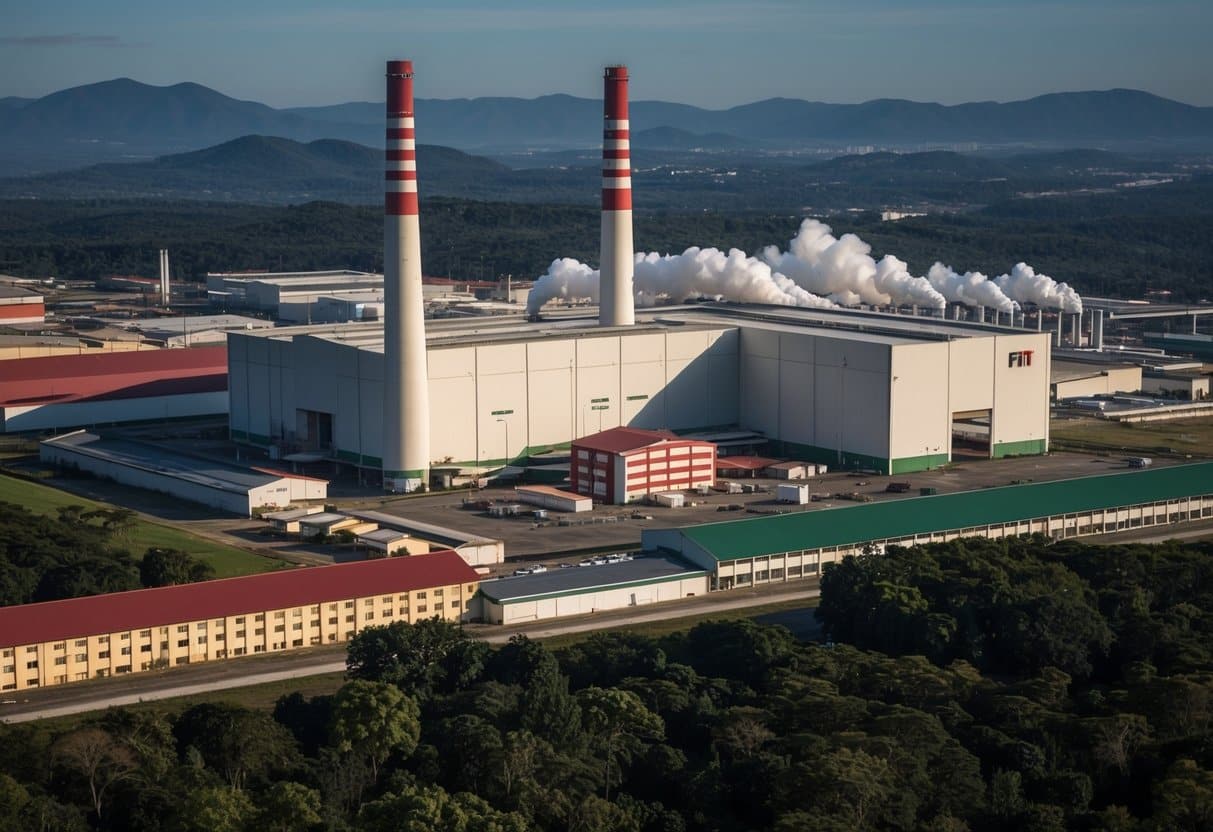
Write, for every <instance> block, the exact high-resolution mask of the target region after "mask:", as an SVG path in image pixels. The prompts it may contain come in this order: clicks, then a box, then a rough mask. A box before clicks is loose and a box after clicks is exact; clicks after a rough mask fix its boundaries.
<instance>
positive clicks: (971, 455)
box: [952, 410, 991, 461]
mask: <svg viewBox="0 0 1213 832" xmlns="http://www.w3.org/2000/svg"><path fill="white" fill-rule="evenodd" d="M990 456H991V450H990V411H989V410H961V411H957V412H955V413H953V414H952V460H953V461H959V460H963V459H989V458H990Z"/></svg>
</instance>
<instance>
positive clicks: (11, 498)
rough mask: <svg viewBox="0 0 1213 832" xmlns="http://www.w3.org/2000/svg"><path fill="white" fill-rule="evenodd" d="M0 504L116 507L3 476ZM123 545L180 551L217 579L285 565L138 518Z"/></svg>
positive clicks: (50, 511)
mask: <svg viewBox="0 0 1213 832" xmlns="http://www.w3.org/2000/svg"><path fill="white" fill-rule="evenodd" d="M0 501H2V502H6V503H16V504H17V505H20V506H25V507H26V508H28V509H29V510H30V511H33V512H36V513H38V514H47V515H52V516H53V515H55V514H56V513H58V511H59V509H60V508H62V507H64V506H73V505H75V506H85V507H86V508H89V509H98V508H113V506H110V505H106V504H104V503H98V502H96V501H94V500H89V499H87V498H85V497H78V496H76V495H75V494H68V493H67V492H66V491H60V490H59V489H57V488H51V487H49V486H45V485H40V484H38V483H35V482H29V481H27V480H23V479H19V478H17V477H10V476H6V475H3V474H0ZM123 545H125V546H126V548H127V549H129V550H130V552H131V554H132V555H134V556H135V557H136V558H138V557H140V556H142V555H143V553H144V552H145V551H147V550H148V549H150V548H152V547H158V548H167V549H181V550H182V551H185V552H189V553H190V554H191V555H194V556H195V557H197V558H200V559H202V560H204V561H206V562H207V563H209V564H210V565H211V568H212V569H214V570H215V577H217V578H231V577H234V576H236V575H251V574H253V573H256V572H268V571H270V570H272V569H277V568H279V567H280V566H281V565H282V563H281V562H280V561H277V560H274V559H272V558H267V557H262V556H261V555H255V554H253V553H252V552H246V551H244V550H243V549H236V548H234V547H232V546H224V545H223V544H221V543H214V542H212V541H210V540H207V539H205V538H202V537H198V536H196V535H192V534H190V533H189V532H184V531H181V530H180V529H176V528H173V527H172V526H165V525H161V524H160V523H152V522H150V521H147V520H143V519H139V520H137V521H136V522H135V526H134V528H133V529H132V530H131V532H130V534H129V536H128V537H127V539H126V540H125V541H123Z"/></svg>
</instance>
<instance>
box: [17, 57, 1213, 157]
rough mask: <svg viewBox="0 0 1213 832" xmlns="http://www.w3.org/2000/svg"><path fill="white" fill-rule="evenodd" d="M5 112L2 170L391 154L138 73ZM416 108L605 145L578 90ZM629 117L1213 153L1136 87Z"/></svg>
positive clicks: (466, 140) (667, 128) (1192, 117)
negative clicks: (260, 155) (335, 143)
mask: <svg viewBox="0 0 1213 832" xmlns="http://www.w3.org/2000/svg"><path fill="white" fill-rule="evenodd" d="M0 114H2V115H3V118H0V175H13V174H23V173H38V172H48V171H54V170H64V169H67V168H71V167H79V166H82V165H84V164H89V163H93V162H99V161H121V160H141V159H142V160H146V159H151V158H155V157H159V156H163V155H166V154H175V153H181V152H185V151H189V150H197V149H200V148H204V147H210V146H213V145H217V144H221V143H223V142H226V141H229V140H232V139H235V138H238V137H240V136H246V135H250V134H255V135H266V136H278V137H281V138H287V139H292V140H295V141H303V142H307V141H314V140H316V139H340V140H344V141H351V142H356V143H358V144H363V145H368V146H371V147H376V146H380V145H381V143H382V135H383V105H382V104H377V103H373V102H354V103H346V104H337V105H333V106H328V107H301V108H292V109H281V110H279V109H274V108H272V107H268V106H266V105H264V104H259V103H257V102H254V101H240V100H237V99H234V98H230V97H228V96H225V95H223V94H221V93H218V92H216V91H214V90H212V89H209V88H207V87H204V86H201V85H199V84H193V83H183V84H176V85H173V86H168V87H156V86H150V85H147V84H143V83H140V82H138V81H133V80H131V79H128V78H120V79H116V80H112V81H104V82H101V83H97V84H90V85H87V86H81V87H73V88H71V89H66V90H61V91H59V92H56V93H52V94H50V95H47V96H45V97H43V98H38V99H32V100H31V99H23V98H4V99H0ZM417 114H418V134H419V136H420V137H422V138H423V139H424V140H425V141H426V142H428V143H430V144H435V145H444V146H448V147H455V148H459V149H461V150H465V151H470V152H477V153H491V154H501V153H508V152H518V151H562V150H569V149H578V148H581V149H585V148H592V147H595V146H596V145H597V144H598V143H599V141H600V137H601V132H600V131H601V128H600V126H599V125H600V122H601V120H602V105H601V102H600V101H598V100H595V99H587V98H576V97H573V96H568V95H546V96H541V97H539V98H533V99H521V98H474V99H452V100H439V99H419V100H418V101H417ZM630 115H631V121H632V127H633V129H634V131H635V138H636V144H637V147H638V148H643V147H649V148H652V149H670V150H679V151H702V152H730V153H738V152H751V153H771V152H779V153H786V152H788V151H806V150H816V149H820V148H834V149H837V150H845V149H846V148H847V147H848V146H855V145H875V146H877V147H880V148H886V149H922V146H923V145H944V146H948V147H959V146H962V145H966V144H973V145H980V146H1003V147H1016V146H1018V147H1036V148H1061V147H1072V146H1076V145H1083V146H1092V145H1095V146H1103V147H1115V148H1128V149H1137V150H1142V149H1164V150H1165V149H1175V148H1179V149H1189V150H1207V149H1208V148H1210V147H1211V146H1213V108H1211V107H1193V106H1190V105H1187V104H1182V103H1179V102H1176V101H1171V100H1168V99H1165V98H1160V97H1158V96H1155V95H1151V94H1149V93H1144V92H1139V91H1135V90H1108V91H1103V92H1073V93H1058V94H1052V95H1043V96H1039V97H1036V98H1032V99H1028V100H1026V101H1016V102H1010V103H1005V104H1000V103H995V102H979V103H972V104H960V105H956V106H944V105H940V104H926V103H917V102H912V101H901V100H892V99H881V100H876V101H868V102H866V103H863V104H825V103H820V102H810V101H802V100H798V99H788V98H775V99H769V100H766V101H759V102H755V103H753V104H746V105H742V106H738V107H731V108H729V109H726V110H706V109H702V108H699V107H692V106H688V105H685V104H674V103H669V102H661V101H635V102H633V103H632V105H631V113H630Z"/></svg>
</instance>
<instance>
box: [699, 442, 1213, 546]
mask: <svg viewBox="0 0 1213 832" xmlns="http://www.w3.org/2000/svg"><path fill="white" fill-rule="evenodd" d="M1210 493H1213V462H1202V463H1195V464H1191V465H1179V466H1173V467H1167V468H1151V469H1146V470H1142V471H1133V472H1124V473H1115V474H1103V475H1099V476H1092V477H1081V478H1079V479H1071V480H1060V481H1057V482H1044V483H1027V484H1024V485H1010V486H1004V487H1002V488H989V489H985V490H982V491H965V492H961V493H959V494H941V495H938V496H932V497H912V498H909V499H903V500H890V501H887V502H878V503H869V504H866V505H858V506H851V507H847V508H830V509H823V510H820V511H804V512H796V513H793V514H782V515H779V516H775V517H759V518H754V519H748V520H734V521H731V522H723V523H708V524H705V525H701V526H690V527H686V528H683V529H679V530H678V531H679V532H680V533H681V534H682V535H683V536H684V537H685V538H687V539H689V540H690V541H692V542H693V543H694V544H696V545H697V546H698V547H699V548H701V549H703V550H704V551H705V552H707V553H708V554H709V555H711V556H712V557H714V558H716V559H717V560H736V559H738V558H749V557H755V556H759V555H768V554H776V553H780V552H791V551H796V550H799V549H818V548H821V547H828V546H842V545H851V544H856V543H863V542H866V541H869V540H885V539H889V538H897V537H906V536H909V535H915V534H926V533H929V532H934V531H939V530H941V529H965V528H970V527H977V526H985V525H989V524H997V523H1006V522H1010V521H1013V520H1030V519H1033V518H1037V517H1046V516H1053V515H1059V514H1070V513H1075V512H1084V511H1091V510H1095V509H1101V508H1113V507H1116V506H1127V505H1136V504H1139V503H1149V502H1154V501H1159V500H1169V499H1176V498H1180V497H1190V496H1195V495H1201V494H1210Z"/></svg>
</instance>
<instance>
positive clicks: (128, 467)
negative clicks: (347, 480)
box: [38, 431, 328, 519]
mask: <svg viewBox="0 0 1213 832" xmlns="http://www.w3.org/2000/svg"><path fill="white" fill-rule="evenodd" d="M38 453H39V457H40V458H41V459H42V461H43V462H45V463H48V464H50V465H55V466H58V467H60V468H67V469H71V470H78V471H86V472H88V473H90V474H93V475H94V476H97V477H102V478H104V479H109V480H113V481H114V482H119V483H122V484H123V485H131V486H134V487H136V488H146V489H148V490H150V491H159V492H161V493H163V494H169V495H172V496H174V497H180V498H181V499H183V500H189V501H190V502H194V503H200V504H202V505H205V506H211V507H213V508H219V509H223V510H224V511H230V512H232V513H233V514H240V515H243V516H245V517H248V516H249V515H251V514H252V513H253V509H257V508H265V507H271V506H272V507H274V508H285V507H286V506H289V505H290V504H291V503H293V502H297V501H305V500H323V499H325V498H326V497H327V496H328V481H327V480H322V479H317V478H316V477H305V476H302V475H300V474H291V473H287V472H285V471H274V470H272V469H267V468H237V467H236V466H233V465H225V464H223V463H221V462H216V461H214V460H210V459H205V458H202V457H196V456H186V455H184V454H176V453H171V452H169V451H165V450H163V449H161V448H159V447H157V446H155V445H151V444H148V443H146V442H135V441H132V440H129V439H109V438H105V437H102V436H99V435H98V434H95V433H89V432H87V431H76V432H75V433H68V434H64V435H63V436H56V437H54V438H53V439H47V440H44V441H43V442H42V443H40V445H39V450H38ZM305 519H306V518H305Z"/></svg>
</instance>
